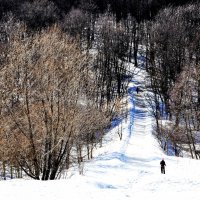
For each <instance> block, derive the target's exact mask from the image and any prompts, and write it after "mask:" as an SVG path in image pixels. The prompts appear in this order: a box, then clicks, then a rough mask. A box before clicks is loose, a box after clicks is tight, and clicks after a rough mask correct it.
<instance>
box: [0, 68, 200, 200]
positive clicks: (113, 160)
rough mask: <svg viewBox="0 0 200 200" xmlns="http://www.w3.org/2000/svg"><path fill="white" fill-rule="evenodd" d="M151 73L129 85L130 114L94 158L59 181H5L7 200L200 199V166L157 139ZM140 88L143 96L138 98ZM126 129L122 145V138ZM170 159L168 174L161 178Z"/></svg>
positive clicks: (3, 196) (2, 187)
mask: <svg viewBox="0 0 200 200" xmlns="http://www.w3.org/2000/svg"><path fill="white" fill-rule="evenodd" d="M144 80H145V72H144V71H142V70H140V71H138V76H136V79H134V81H133V82H131V83H130V86H129V91H128V92H129V93H128V94H129V115H128V119H127V120H123V122H122V123H121V124H119V127H115V128H114V129H113V130H112V131H110V132H109V133H108V134H107V137H106V140H105V141H104V143H103V147H102V148H98V149H96V150H95V154H94V159H93V160H91V161H88V162H87V163H85V167H84V175H79V174H78V172H77V171H73V169H72V171H71V172H69V173H68V174H67V177H68V178H67V179H62V180H56V181H46V182H42V181H34V180H8V181H0V190H1V193H0V198H1V199H6V200H18V199H20V200H27V199H28V200H30V199H31V200H32V199H34V200H47V199H48V200H66V199H74V200H126V199H130V200H143V199H148V200H158V199H159V200H160V199H172V200H173V199H181V200H188V199H192V200H200V161H196V160H191V159H187V158H176V157H168V156H166V155H165V154H164V153H163V151H162V150H161V148H160V147H159V144H158V142H157V140H156V139H155V138H154V136H153V135H152V122H153V118H152V117H151V115H150V112H149V108H148V105H147V103H146V100H145V93H146V92H148V91H146V89H145V88H144V82H143V81H144ZM137 86H139V88H140V89H142V92H139V93H138V94H137V93H136V91H135V89H136V87H137ZM121 126H122V129H123V137H122V140H120V139H119V137H118V135H117V131H118V128H121ZM162 157H164V158H165V161H166V164H167V167H166V174H161V173H160V165H159V163H160V160H161V159H162Z"/></svg>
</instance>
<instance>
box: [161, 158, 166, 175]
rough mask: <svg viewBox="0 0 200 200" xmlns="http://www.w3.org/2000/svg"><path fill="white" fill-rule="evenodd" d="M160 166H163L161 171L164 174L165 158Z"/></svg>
mask: <svg viewBox="0 0 200 200" xmlns="http://www.w3.org/2000/svg"><path fill="white" fill-rule="evenodd" d="M160 166H161V173H162V174H165V166H166V164H165V161H164V158H163V159H162V160H161V161H160Z"/></svg>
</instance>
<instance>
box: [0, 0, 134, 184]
mask: <svg viewBox="0 0 200 200" xmlns="http://www.w3.org/2000/svg"><path fill="white" fill-rule="evenodd" d="M32 5H35V7H31V6H32ZM41 5H45V6H46V7H45V8H46V10H42V9H43V8H44V7H42V6H41ZM34 8H37V9H36V10H34ZM53 8H54V4H51V3H50V4H49V2H48V1H37V2H28V3H27V4H26V6H25V7H24V8H23V9H24V12H23V14H22V15H21V16H20V15H19V17H16V15H14V14H12V13H10V12H9V13H6V14H5V15H4V16H3V17H2V19H1V21H0V28H1V29H0V30H1V32H0V67H1V71H0V73H1V81H0V128H1V129H0V144H1V145H0V158H1V159H0V161H1V162H0V166H1V174H2V176H3V177H4V178H5V179H6V176H7V175H6V174H9V176H11V178H12V177H15V176H17V177H21V176H22V174H23V173H22V171H23V172H25V173H26V174H27V175H28V176H30V177H32V178H34V179H41V180H49V179H51V180H52V179H56V178H59V177H61V176H62V175H63V174H64V173H66V172H67V170H68V169H69V167H71V166H73V165H74V164H76V165H78V167H79V171H80V173H83V163H84V161H85V160H87V159H91V158H92V157H93V149H94V148H95V147H96V146H97V145H98V144H99V145H100V146H101V144H102V140H103V137H104V135H105V133H106V131H107V130H108V129H109V128H110V126H111V122H112V119H113V118H114V117H118V116H122V115H125V114H126V113H125V112H124V111H123V110H122V103H124V102H123V101H122V100H123V97H124V96H125V95H126V91H127V85H128V82H129V80H130V78H131V74H130V72H129V71H128V66H127V64H126V63H125V61H126V57H127V52H129V51H130V48H131V46H130V38H131V37H130V36H129V33H127V32H126V30H125V29H124V27H125V25H124V24H123V23H122V22H121V23H119V24H117V23H116V18H115V17H113V16H110V14H103V15H102V16H101V18H97V17H96V15H93V14H91V12H88V6H87V7H83V8H82V9H72V10H71V11H70V12H69V13H68V14H67V15H66V16H64V18H63V19H62V20H60V21H58V22H57V23H56V21H57V20H52V21H51V20H49V18H48V17H49V16H51V13H52V12H51V11H55V13H56V11H57V10H54V9H53ZM91 9H94V8H93V7H91ZM48 11H49V12H48ZM35 12H36V13H35ZM38 13H40V14H41V15H37V14H38ZM49 13H50V14H49ZM58 13H59V12H58ZM53 16H54V15H53ZM56 16H57V15H55V19H57V17H56ZM24 19H25V20H24ZM51 19H52V18H51ZM36 22H37V23H36ZM130 30H132V29H130ZM119 135H120V137H122V134H121V133H120V132H119ZM7 171H9V172H7Z"/></svg>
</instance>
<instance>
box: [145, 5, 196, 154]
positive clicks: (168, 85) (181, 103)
mask: <svg viewBox="0 0 200 200" xmlns="http://www.w3.org/2000/svg"><path fill="white" fill-rule="evenodd" d="M149 26H150V28H149V35H148V40H149V41H148V43H147V44H148V46H147V47H148V48H147V71H148V73H149V75H150V77H149V80H150V85H151V88H152V91H153V93H152V95H151V97H149V100H150V101H151V105H152V107H153V109H154V116H155V118H156V122H157V123H156V134H157V137H158V138H159V140H160V141H161V143H162V147H163V148H164V149H165V150H166V151H167V150H168V148H169V146H168V144H169V143H171V147H172V148H173V151H174V152H175V154H176V155H180V153H181V151H182V150H185V151H189V153H190V155H191V157H192V158H199V153H200V151H199V142H200V140H199V136H200V135H199V133H200V132H199V131H200V40H199V39H200V34H199V33H200V6H199V4H190V5H187V6H183V7H177V8H173V7H169V8H166V9H164V10H163V11H161V12H160V13H159V14H158V15H157V16H156V17H155V20H154V21H152V22H151V24H150V25H149ZM163 120H164V121H165V120H168V122H167V123H164V121H163Z"/></svg>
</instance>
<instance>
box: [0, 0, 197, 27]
mask: <svg viewBox="0 0 200 200" xmlns="http://www.w3.org/2000/svg"><path fill="white" fill-rule="evenodd" d="M195 1H196V2H198V0H176V1H173V0H151V1H146V0H115V1H113V0H89V1H88V0H17V1H15V0H1V1H0V18H1V17H2V16H3V15H4V14H5V13H7V12H12V13H13V14H14V15H16V16H17V17H19V18H20V19H21V20H25V21H26V22H30V25H32V26H33V27H37V26H41V25H42V26H44V25H47V24H49V23H54V22H55V21H58V20H59V19H62V18H63V17H64V15H66V14H68V12H69V11H70V10H71V9H72V8H74V9H78V8H82V7H88V5H90V6H89V7H88V10H89V11H90V12H92V13H93V14H100V13H101V14H102V13H105V12H106V11H107V10H108V9H110V11H111V12H112V13H114V14H115V15H116V19H117V21H119V20H121V19H122V18H123V19H125V18H127V16H128V15H129V14H130V15H131V16H133V17H135V18H136V19H137V20H138V21H144V20H150V19H152V18H153V17H154V16H156V14H157V13H158V12H159V10H161V9H163V8H165V7H168V6H169V5H173V6H181V5H184V4H186V3H191V2H193V3H194V2H195ZM91 5H92V9H91ZM30 19H31V21H30ZM34 19H35V20H34ZM33 22H34V23H33Z"/></svg>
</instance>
